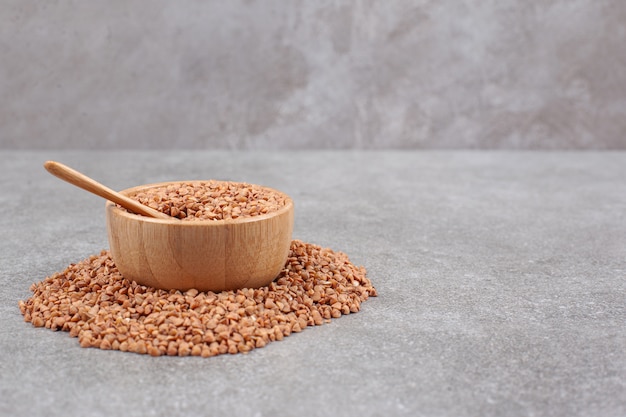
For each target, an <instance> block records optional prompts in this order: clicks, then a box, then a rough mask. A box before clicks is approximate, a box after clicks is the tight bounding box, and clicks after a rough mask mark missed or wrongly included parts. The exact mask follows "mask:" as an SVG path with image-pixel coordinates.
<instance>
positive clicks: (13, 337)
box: [0, 151, 626, 417]
mask: <svg viewBox="0 0 626 417" xmlns="http://www.w3.org/2000/svg"><path fill="white" fill-rule="evenodd" d="M47 159H55V160H59V161H61V162H64V163H67V164H68V165H71V166H73V167H75V168H77V169H79V170H81V171H84V172H85V173H87V174H88V175H91V176H93V177H94V178H96V179H98V180H100V181H102V182H104V183H106V184H108V185H109V186H111V187H112V188H115V189H123V188H127V187H130V186H134V185H138V184H144V183H149V182H157V181H165V180H176V179H209V178H217V179H231V180H243V181H248V182H254V183H260V184H265V185H269V186H273V187H275V188H278V189H281V190H283V191H285V192H287V193H288V194H290V195H291V196H292V197H293V199H294V201H295V204H296V221H295V230H294V237H296V238H299V239H302V240H305V241H307V242H311V243H316V244H320V245H322V246H327V247H331V248H333V249H335V250H342V251H344V252H346V253H347V254H348V255H349V256H350V257H351V259H352V261H353V262H354V263H357V264H360V265H364V266H365V267H366V268H367V269H368V272H369V277H370V278H371V280H372V281H373V283H374V285H375V286H376V287H377V289H378V291H379V293H380V295H379V297H377V298H373V299H370V300H368V301H367V302H365V303H364V304H363V305H362V310H361V311H360V312H359V313H357V314H352V315H349V316H344V317H342V318H340V319H338V320H334V321H333V322H332V323H330V324H327V325H324V326H320V327H315V328H308V329H306V330H305V331H304V332H302V333H299V334H294V335H292V336H290V337H288V338H286V339H285V340H283V341H281V342H275V343H271V344H269V345H268V346H267V347H265V348H262V349H256V350H254V351H253V352H251V353H250V354H247V355H224V356H218V357H214V358H209V359H202V358H192V357H187V358H177V357H175V358H172V357H161V358H151V357H148V356H142V355H136V354H128V353H121V352H115V351H100V350H97V349H83V348H80V347H79V345H78V342H77V340H76V339H73V338H70V337H69V335H68V334H67V333H64V332H52V331H49V330H46V329H36V328H34V327H32V326H31V325H30V324H27V323H24V322H23V319H22V316H21V315H20V312H19V310H18V307H17V303H18V300H20V299H25V298H27V297H28V296H29V294H30V292H29V286H30V284H31V283H33V282H36V281H39V280H42V279H43V278H45V277H46V276H47V275H50V274H52V273H54V272H56V271H59V270H62V269H63V268H64V267H65V266H67V265H68V264H70V263H72V262H76V261H79V260H81V259H83V258H85V257H87V256H89V255H91V254H94V253H97V252H99V251H100V250H101V249H103V248H106V247H108V244H107V241H106V233H105V222H104V212H103V207H104V203H103V201H102V200H101V199H99V198H98V197H95V196H92V195H90V194H87V193H86V192H84V191H82V190H78V189H75V188H74V187H72V186H70V185H68V184H66V183H63V182H61V181H60V180H58V179H56V178H54V177H52V176H51V175H49V174H48V173H47V172H45V170H44V169H43V167H42V164H43V162H44V161H45V160H47ZM0 164H1V166H2V168H3V175H2V176H0V189H1V190H2V192H1V193H0V207H2V214H3V215H2V216H0V228H1V230H2V239H1V240H0V257H1V260H2V261H1V263H0V279H1V281H2V286H1V287H0V311H1V313H2V316H3V319H2V321H0V351H1V352H2V354H1V355H0V398H1V401H0V415H2V416H105V415H106V416H109V415H110V416H113V415H120V416H121V415H123V416H175V415H185V416H201V415H230V416H294V415H300V416H328V415H334V416H353V415H354V416H356V415H359V416H396V415H397V416H503V415H506V416H547V415H550V416H605V417H609V416H614V417H617V416H624V415H626V353H625V352H626V349H625V346H626V309H625V308H626V218H625V216H626V153H619V152H605V153H602V152H587V153H580V152H563V153H561V152H553V153H538V152H520V153H511V152H391V151H388V152H354V151H345V152H322V151H320V152H275V153H271V152H266V153H263V152H240V153H238V152H174V151H169V152H160V151H154V152H86V151H85V152H59V151H55V152H35V151H28V152H27V151H2V152H0Z"/></svg>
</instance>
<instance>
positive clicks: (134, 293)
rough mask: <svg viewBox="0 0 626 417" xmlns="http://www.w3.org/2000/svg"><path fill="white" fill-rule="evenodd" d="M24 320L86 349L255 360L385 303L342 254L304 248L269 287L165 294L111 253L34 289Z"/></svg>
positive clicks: (295, 245)
mask: <svg viewBox="0 0 626 417" xmlns="http://www.w3.org/2000/svg"><path fill="white" fill-rule="evenodd" d="M31 290H32V291H33V296H32V297H31V298H29V299H28V300H26V301H20V302H19V307H20V311H21V312H22V314H23V315H24V320H25V321H27V322H31V323H32V324H33V325H34V326H36V327H47V328H49V329H52V330H63V331H67V332H69V334H70V336H72V337H78V341H79V343H80V345H81V346H82V347H98V348H100V349H113V350H121V351H124V352H135V353H142V354H149V355H152V356H160V355H172V356H176V355H178V356H190V355H191V356H203V357H209V356H215V355H219V354H223V353H238V352H242V353H247V352H249V351H251V350H252V349H255V348H260V347H263V346H265V345H267V344H268V343H270V342H272V341H275V340H282V339H283V337H285V336H289V335H290V334H291V333H297V332H300V331H302V330H303V329H304V328H306V327H307V326H313V325H321V324H323V323H324V322H328V321H330V319H331V318H337V317H340V316H341V315H342V314H350V313H356V312H357V311H359V309H360V307H361V302H363V301H365V300H367V299H368V297H370V296H376V289H375V288H374V287H373V286H372V284H371V282H370V281H369V279H368V278H367V277H366V271H365V269H364V268H363V267H356V266H355V265H353V264H352V263H351V262H350V260H349V259H348V257H347V256H346V255H345V254H344V253H342V252H333V251H332V250H330V249H325V248H321V247H320V246H317V245H313V244H309V243H304V242H301V241H298V240H294V241H293V242H292V244H291V250H290V254H289V258H288V259H287V262H286V264H285V268H284V270H283V271H282V272H281V273H280V275H279V276H278V277H277V278H276V280H275V281H274V282H272V283H271V284H270V285H269V286H267V287H262V288H258V289H241V290H237V291H223V292H219V293H214V292H210V291H209V292H198V291H197V290H195V289H191V290H188V291H186V292H180V291H176V290H171V291H164V290H158V289H154V288H150V287H145V286H141V285H138V284H137V283H136V282H134V281H128V280H126V279H125V278H124V277H123V276H122V275H121V274H120V273H119V272H118V270H117V268H116V267H115V264H114V262H113V260H112V259H111V257H110V255H109V253H108V252H107V251H103V252H102V253H100V255H99V256H96V255H93V256H91V257H89V258H88V259H85V260H83V261H81V262H79V263H77V264H72V265H70V266H69V267H67V268H66V269H65V270H64V271H63V272H60V273H56V274H54V275H52V276H50V277H48V278H46V279H45V280H43V281H41V282H39V283H37V284H33V285H32V286H31Z"/></svg>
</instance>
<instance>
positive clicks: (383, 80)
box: [0, 0, 626, 150]
mask: <svg viewBox="0 0 626 417" xmlns="http://www.w3.org/2000/svg"><path fill="white" fill-rule="evenodd" d="M0 5H1V7H0V39H1V40H2V42H0V97H2V100H0V126H1V127H2V131H3V134H2V136H1V137H0V148H2V147H7V148H13V149H15V148H17V149H29V148H46V149H58V148H61V147H62V148H65V149H75V148H78V147H80V148H83V149H93V148H100V149H119V148H125V149H128V148H133V149H137V148H141V149H153V148H160V149H169V148H172V147H176V148H181V147H184V148H196V149H214V148H216V147H219V148H222V149H274V150H282V149H303V148H308V149H311V148H319V149H326V148H376V149H386V148H390V147H391V148H411V149H442V148H443V149H459V148H463V149H466V148H482V149H493V148H503V149H622V150H623V149H626V140H625V139H624V134H623V133H624V131H626V104H625V103H624V97H626V71H624V68H625V67H626V54H625V53H624V44H626V31H625V30H624V22H625V21H626V2H624V1H623V0H576V1H573V0H487V1H480V2H471V1H426V0H385V1H371V0H362V1H351V0H333V1H306V0H291V1H287V2H286V1H283V0H262V1H253V0H230V1H218V0H186V1H177V2H172V1H167V0H153V1H151V2H150V5H149V6H147V5H146V3H145V1H142V0H108V1H106V2H98V1H95V2H80V3H79V4H77V3H76V2H75V1H71V0H57V1H55V2H53V3H51V2H49V1H44V0H40V1H21V0H2V1H1V2H0Z"/></svg>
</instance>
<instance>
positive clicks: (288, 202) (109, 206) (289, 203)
mask: <svg viewBox="0 0 626 417" xmlns="http://www.w3.org/2000/svg"><path fill="white" fill-rule="evenodd" d="M210 181H215V182H228V183H233V184H248V185H255V186H257V187H262V188H264V189H266V190H270V191H273V192H275V193H278V194H281V195H283V196H284V197H285V205H284V206H283V207H281V208H279V209H278V210H275V211H272V212H269V213H265V214H261V215H258V216H247V217H238V218H236V219H221V220H208V219H206V220H194V221H183V220H181V219H179V218H177V217H172V218H171V219H157V218H155V217H148V216H144V215H141V214H135V213H130V212H129V211H127V210H126V209H124V208H120V207H118V206H117V204H115V203H114V202H112V201H107V202H106V203H105V210H106V211H107V212H108V211H109V210H112V211H113V212H114V213H115V214H116V215H119V216H122V217H127V218H129V219H132V220H136V221H143V222H147V223H161V224H167V225H177V226H183V227H201V226H204V227H206V226H214V227H216V226H223V225H232V224H244V223H252V222H258V221H262V220H267V219H270V218H272V217H276V216H280V215H282V214H284V213H286V212H289V211H291V210H292V209H293V207H294V203H293V200H292V199H291V197H289V195H288V194H286V193H284V192H282V191H280V190H277V189H275V188H272V187H267V186H265V185H260V184H253V183H249V182H244V181H229V180H215V179H212V180H179V181H164V182H155V183H150V184H142V185H137V186H134V187H131V188H126V189H124V190H121V191H119V193H120V194H123V195H125V196H128V195H129V194H132V193H134V192H137V191H139V190H145V189H150V188H156V187H162V186H167V185H172V184H180V183H191V184H193V183H201V182H210Z"/></svg>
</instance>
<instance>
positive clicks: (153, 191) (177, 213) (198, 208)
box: [129, 180, 287, 220]
mask: <svg viewBox="0 0 626 417" xmlns="http://www.w3.org/2000/svg"><path fill="white" fill-rule="evenodd" d="M129 197H130V198H132V199H135V200H137V201H139V202H140V203H141V204H144V205H146V206H149V207H152V208H153V209H156V210H158V211H160V212H162V213H165V214H167V215H170V216H172V217H178V218H180V219H183V220H223V219H236V218H239V217H250V216H259V215H262V214H267V213H271V212H272V211H276V210H279V209H280V208H281V207H283V206H284V205H285V203H286V199H287V197H286V196H285V195H284V194H282V193H280V192H277V191H275V190H272V189H270V188H266V187H262V186H260V185H255V184H247V183H240V182H230V181H215V180H212V181H198V182H181V183H176V184H171V185H168V186H162V187H155V188H150V189H147V190H145V191H141V192H138V193H137V194H133V195H130V196H129Z"/></svg>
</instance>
